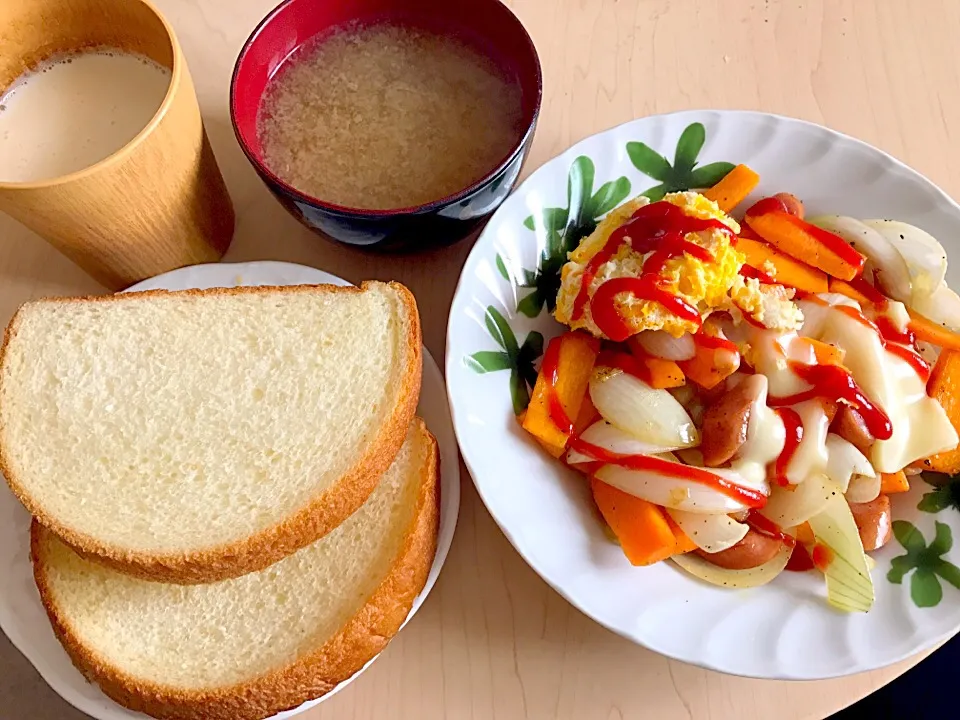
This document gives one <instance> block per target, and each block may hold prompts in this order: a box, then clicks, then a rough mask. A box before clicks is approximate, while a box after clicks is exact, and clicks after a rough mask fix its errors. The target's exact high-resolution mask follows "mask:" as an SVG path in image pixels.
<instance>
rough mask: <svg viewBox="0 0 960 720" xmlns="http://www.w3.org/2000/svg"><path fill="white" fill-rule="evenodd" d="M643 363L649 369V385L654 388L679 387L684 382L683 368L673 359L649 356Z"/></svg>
mask: <svg viewBox="0 0 960 720" xmlns="http://www.w3.org/2000/svg"><path fill="white" fill-rule="evenodd" d="M643 363H644V365H646V366H647V369H648V370H649V371H650V387H652V388H653V389H654V390H665V389H668V388H675V387H681V386H682V385H683V384H684V382H686V378H685V377H684V375H683V370H681V369H680V366H679V365H677V363H676V362H674V361H673V360H664V359H662V358H655V357H649V358H646V359H645V360H644V361H643Z"/></svg>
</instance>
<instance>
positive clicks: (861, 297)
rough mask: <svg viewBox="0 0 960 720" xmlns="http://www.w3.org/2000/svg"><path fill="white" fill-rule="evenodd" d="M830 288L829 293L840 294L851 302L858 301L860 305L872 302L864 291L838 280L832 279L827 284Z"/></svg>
mask: <svg viewBox="0 0 960 720" xmlns="http://www.w3.org/2000/svg"><path fill="white" fill-rule="evenodd" d="M827 285H828V286H829V291H830V292H832V293H839V294H840V295H846V296H847V297H848V298H850V299H851V300H856V301H857V302H860V303H865V302H870V298H868V297H867V296H866V295H865V294H864V293H863V291H862V290H859V289H857V288H855V287H854V286H853V285H851V284H850V283H848V282H845V281H843V280H840V279H838V278H835V277H832V278H830V280H829V282H828V283H827Z"/></svg>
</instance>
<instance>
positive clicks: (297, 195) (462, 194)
mask: <svg viewBox="0 0 960 720" xmlns="http://www.w3.org/2000/svg"><path fill="white" fill-rule="evenodd" d="M298 1H299V0H282V2H280V3H279V4H278V5H277V6H276V7H274V8H273V9H272V10H271V11H270V12H268V13H267V14H266V15H265V16H264V17H263V19H262V20H260V22H259V23H257V25H256V27H255V28H254V29H253V31H252V32H251V33H250V35H248V36H247V39H246V40H244V41H243V45H241V47H240V53H239V54H238V55H237V59H236V61H235V62H234V65H233V73H232V74H231V77H230V98H229V102H230V124H231V125H232V126H233V134H234V136H235V137H236V138H237V143H238V144H239V145H240V149H241V150H243V154H244V155H246V157H247V160H248V161H249V162H250V164H251V165H253V167H254V169H255V170H256V171H257V172H258V173H259V174H260V176H261V177H264V178H266V179H267V180H269V181H270V182H271V183H273V184H274V185H276V186H277V187H278V188H280V189H281V190H283V192H285V193H286V194H287V195H290V196H292V197H293V198H294V199H296V200H299V201H300V202H302V203H305V204H307V205H310V206H312V207H315V208H318V209H320V210H323V211H325V212H328V213H330V214H332V215H337V216H340V217H345V218H352V219H367V220H377V219H389V218H396V217H400V216H406V215H420V214H424V213H429V212H433V211H435V210H439V209H441V208H444V207H447V206H450V205H453V204H455V203H457V202H459V201H461V200H463V199H464V198H467V197H469V196H470V195H473V194H474V193H476V192H477V191H478V190H482V189H483V188H484V187H485V186H486V185H488V184H489V183H491V182H493V180H494V178H496V177H497V175H499V174H500V173H501V172H503V171H504V170H505V169H506V168H507V167H508V166H509V165H510V164H511V163H512V162H513V161H514V160H515V159H516V158H517V155H519V154H520V153H521V152H522V151H523V149H524V148H525V147H526V146H527V142H528V140H529V139H530V136H531V134H532V133H533V132H534V131H535V130H536V127H537V121H538V120H539V118H540V110H541V107H542V105H543V68H542V67H541V64H540V54H539V53H538V52H537V46H536V45H535V44H534V42H533V38H531V37H530V33H529V32H528V31H527V28H526V27H525V26H524V24H523V23H522V22H520V18H518V17H517V16H516V13H514V12H513V10H511V9H510V8H509V7H508V6H507V5H505V4H502V3H500V1H499V0H492V2H497V3H498V4H500V5H502V7H503V9H504V10H506V11H507V13H508V14H509V15H510V16H511V17H512V18H513V19H514V21H515V22H516V24H517V25H518V26H519V28H520V31H521V33H522V34H523V37H524V39H525V40H526V44H527V47H528V49H529V50H530V52H531V55H532V57H533V61H534V66H535V68H536V93H537V95H536V99H535V103H534V106H533V116H532V117H531V118H530V123H529V124H528V126H527V128H526V130H525V131H524V132H523V134H522V135H521V136H520V138H519V139H518V140H517V143H516V144H515V145H514V146H513V148H512V149H511V150H510V152H509V153H507V155H506V157H505V158H504V159H503V160H501V161H500V163H498V164H497V165H496V166H495V167H494V168H493V170H491V171H490V172H488V173H487V174H485V175H484V176H483V177H481V178H480V179H479V180H477V181H475V182H473V183H471V184H470V185H469V186H467V187H466V188H464V189H463V190H460V191H458V192H456V193H454V194H453V195H447V196H445V197H442V198H440V199H438V200H431V201H430V202H427V203H423V204H421V205H410V206H408V207H402V208H390V209H387V210H365V209H363V208H353V207H348V206H346V205H338V204H336V203H332V202H328V201H326V200H321V199H320V198H316V197H313V196H312V195H307V194H306V193H303V192H301V191H300V190H297V189H296V188H295V187H293V186H292V185H290V184H288V183H286V182H284V181H283V180H281V179H280V178H279V177H278V176H277V175H276V174H274V173H273V172H272V171H271V170H270V169H269V168H268V167H267V166H266V165H265V164H264V163H263V162H261V161H260V158H259V157H257V155H256V153H254V152H252V151H251V149H250V148H249V147H248V145H247V143H246V142H245V141H244V139H243V136H242V134H241V133H240V128H239V127H238V126H237V117H236V111H235V108H236V90H237V75H238V74H239V72H240V61H241V60H243V57H244V55H246V53H247V51H248V50H249V49H250V46H251V45H252V44H253V43H254V41H255V40H256V39H257V37H258V36H259V35H260V33H261V31H262V30H263V29H264V28H265V27H266V26H267V25H268V24H269V23H270V22H271V21H272V20H273V19H274V17H276V16H277V15H278V14H279V13H280V12H281V11H282V10H283V9H284V8H285V7H287V5H290V4H291V3H293V2H298Z"/></svg>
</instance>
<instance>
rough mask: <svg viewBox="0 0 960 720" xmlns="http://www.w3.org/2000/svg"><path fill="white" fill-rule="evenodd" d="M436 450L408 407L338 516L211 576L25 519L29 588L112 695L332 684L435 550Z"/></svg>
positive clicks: (183, 701)
mask: <svg viewBox="0 0 960 720" xmlns="http://www.w3.org/2000/svg"><path fill="white" fill-rule="evenodd" d="M438 462H439V460H438V453H437V447H436V441H435V440H434V439H433V436H432V435H430V433H429V432H428V431H427V429H426V426H425V425H424V424H423V422H422V421H421V420H420V419H419V418H417V419H415V420H414V423H413V425H412V426H411V430H410V433H409V435H408V437H407V440H406V442H405V443H404V445H403V448H402V449H401V451H400V454H399V455H398V456H397V459H396V460H395V461H394V463H393V465H392V466H391V467H390V469H389V470H388V471H387V472H386V473H385V474H384V476H383V479H382V480H381V481H380V483H379V485H378V486H377V488H376V489H375V490H374V491H373V493H372V494H371V496H370V498H369V499H368V500H367V502H366V503H364V504H363V505H362V506H361V508H360V509H359V510H357V512H355V513H354V514H353V515H351V516H350V517H349V518H348V519H347V520H346V521H344V523H343V524H341V525H340V527H338V528H337V529H336V530H333V531H332V532H330V533H329V534H328V535H327V536H326V537H324V538H323V539H321V540H318V541H317V542H315V543H313V544H312V545H309V546H307V547H305V548H303V549H302V550H300V551H299V552H297V553H295V554H294V555H291V556H290V557H288V558H285V559H284V560H281V561H280V562H278V563H277V564H275V565H273V566H271V567H269V568H267V569H265V570H261V571H259V572H255V573H250V574H248V575H244V576H243V577H240V578H234V579H232V580H225V581H223V582H219V583H212V584H207V585H192V586H182V585H167V584H164V583H156V582H149V581H145V580H141V579H139V578H134V577H131V576H129V575H124V574H122V573H118V572H116V571H115V570H112V569H110V568H107V567H105V566H103V565H102V564H100V563H93V562H90V561H88V560H85V559H83V558H81V557H80V556H79V555H77V554H76V553H74V552H73V551H72V550H70V549H69V548H68V547H67V546H66V545H64V544H63V543H62V542H60V541H59V540H58V539H57V538H56V536H55V535H53V534H52V533H51V532H50V531H48V530H46V529H44V528H43V527H42V526H41V525H39V524H38V523H36V522H34V523H33V527H32V529H31V550H32V557H33V564H34V576H35V578H36V582H37V587H38V588H39V590H40V596H41V598H42V600H43V603H44V606H45V607H46V609H47V613H48V615H49V616H50V620H51V622H52V624H53V628H54V630H55V632H56V634H57V637H58V638H59V639H60V641H61V643H63V645H64V647H65V648H66V650H67V652H68V653H69V655H70V657H71V659H72V660H73V662H74V664H75V665H76V666H77V667H78V668H79V669H80V671H81V672H82V673H84V675H86V677H87V678H88V679H90V680H92V681H93V682H96V683H97V684H98V685H100V687H101V688H102V689H103V691H104V692H105V693H106V694H107V695H108V696H110V697H111V698H113V699H114V700H116V701H117V702H118V703H120V704H121V705H124V706H126V707H128V708H130V709H132V710H137V711H140V712H144V713H147V714H148V715H152V716H154V717H157V718H176V719H178V720H180V719H183V720H194V719H196V720H199V719H200V718H203V719H204V720H221V719H222V720H247V719H249V720H254V719H259V718H264V717H269V716H270V715H273V714H275V713H277V712H280V711H281V710H285V709H288V708H291V707H296V706H297V705H299V704H301V703H302V702H304V701H306V700H309V699H312V698H316V697H320V696H321V695H324V694H325V693H327V692H329V691H330V690H331V689H332V688H333V687H334V686H335V685H336V684H337V683H338V682H340V681H342V680H345V679H346V678H348V677H349V676H350V675H352V674H353V673H355V672H357V671H358V670H359V669H360V668H362V667H363V665H364V664H365V663H366V662H367V661H368V660H370V659H371V658H372V657H373V656H374V655H376V654H377V653H379V652H380V651H381V650H382V649H383V648H384V647H385V646H386V644H387V642H388V641H389V639H390V638H392V637H393V636H394V635H395V634H396V632H397V630H398V629H399V628H400V625H401V624H402V623H403V621H404V619H405V618H406V616H407V614H408V613H409V611H410V608H411V605H412V603H413V600H414V598H415V597H416V595H417V593H419V592H420V590H421V589H422V588H423V586H424V583H425V582H426V578H427V574H428V572H429V570H430V566H431V563H432V562H433V556H434V553H435V551H436V542H437V530H438V522H439V498H438V489H439V485H438V477H439V474H438V473H439V465H438Z"/></svg>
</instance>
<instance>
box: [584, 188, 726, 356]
mask: <svg viewBox="0 0 960 720" xmlns="http://www.w3.org/2000/svg"><path fill="white" fill-rule="evenodd" d="M710 229H716V230H720V231H721V232H725V233H728V234H729V235H730V236H731V238H733V231H732V230H731V229H730V228H728V227H727V226H726V225H724V224H723V223H722V222H720V221H719V220H712V219H711V220H704V219H702V218H695V217H690V216H689V215H687V214H686V213H684V212H683V210H682V209H681V208H679V207H678V206H676V205H673V204H672V203H669V202H663V201H661V202H655V203H650V204H649V205H645V206H644V207H642V208H640V209H639V210H637V211H636V212H635V213H634V214H633V215H632V216H631V217H630V219H629V220H628V221H627V222H626V223H624V224H623V225H621V226H620V227H618V228H617V229H616V230H614V231H613V232H612V233H610V237H609V238H608V239H607V242H606V244H605V245H604V246H603V247H602V248H600V250H599V251H598V252H597V253H596V254H595V255H594V256H593V257H592V258H590V260H589V262H587V265H586V267H585V268H584V269H583V276H582V277H581V280H580V292H579V293H578V294H577V297H576V300H574V303H573V319H574V320H577V319H579V318H580V317H582V316H583V312H584V310H585V309H586V306H587V301H588V299H589V295H588V293H589V291H590V285H591V284H592V283H593V280H594V278H595V277H596V276H597V272H598V271H599V270H600V266H601V265H603V264H604V263H606V262H608V261H609V260H610V258H612V257H613V256H614V255H615V254H616V253H617V251H618V250H619V249H620V246H621V245H623V243H624V241H626V240H627V239H628V238H629V240H630V245H631V246H632V247H633V249H634V250H636V251H637V252H639V253H643V254H646V253H648V252H653V254H652V255H651V256H650V257H648V258H647V260H646V262H644V265H643V270H644V272H643V275H642V276H641V277H640V278H617V279H616V280H608V281H607V282H606V283H604V284H603V285H601V286H600V287H599V288H598V289H597V292H596V293H595V294H594V298H593V303H592V307H593V312H594V319H595V320H596V317H597V315H598V311H599V314H601V315H604V316H605V317H607V318H608V319H609V320H610V322H609V323H608V324H609V325H610V326H611V327H612V328H616V329H617V330H620V332H621V334H622V327H625V323H624V322H623V320H622V318H621V319H619V322H616V321H614V320H613V319H611V318H610V317H609V316H611V315H618V313H617V312H616V308H615V307H614V306H613V298H614V296H615V295H617V294H618V293H620V292H633V293H634V294H635V295H637V296H638V297H640V298H641V299H644V300H651V301H653V302H658V303H660V304H661V305H664V306H666V307H667V309H668V310H670V311H671V312H673V313H675V314H677V315H678V316H679V317H681V318H683V319H685V320H686V319H691V317H690V311H691V310H693V311H694V312H696V311H695V310H694V309H693V308H692V307H691V306H690V305H689V304H688V303H686V302H684V301H683V300H681V299H680V298H677V297H676V296H675V295H673V294H672V293H669V292H667V291H665V290H663V289H660V288H658V287H657V283H656V281H655V276H656V275H657V274H658V273H659V272H660V271H661V270H662V269H663V266H664V264H666V262H667V261H668V260H669V259H670V258H672V257H676V256H678V255H683V254H684V253H686V254H689V255H691V256H693V257H696V258H698V259H700V260H704V261H706V262H709V261H712V260H713V259H714V258H713V256H712V255H711V254H710V253H709V252H708V251H707V250H706V249H704V248H702V247H700V246H699V245H696V244H694V243H691V242H688V241H687V240H686V239H685V237H684V236H685V235H686V234H687V233H691V232H699V231H702V230H710ZM617 280H631V281H632V282H633V283H634V284H633V285H630V284H625V283H622V282H621V283H619V284H618V285H616V286H615V287H617V288H618V289H617V291H616V292H612V291H611V290H608V291H607V292H606V293H604V295H603V296H602V297H600V298H599V299H600V300H601V301H602V302H598V296H600V292H601V290H603V288H604V287H606V286H607V285H609V284H610V283H614V282H617ZM667 298H670V299H672V300H673V302H670V301H668V300H667ZM598 306H603V307H602V309H601V308H598ZM699 320H700V316H699V314H697V316H696V321H697V322H699ZM597 326H598V327H599V328H600V329H601V330H604V328H603V326H602V325H601V324H600V322H599V321H597ZM604 333H605V334H607V335H609V333H606V331H605V330H604ZM626 337H629V334H628V335H627V336H624V337H623V338H619V339H626ZM611 339H614V340H617V339H618V338H611Z"/></svg>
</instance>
